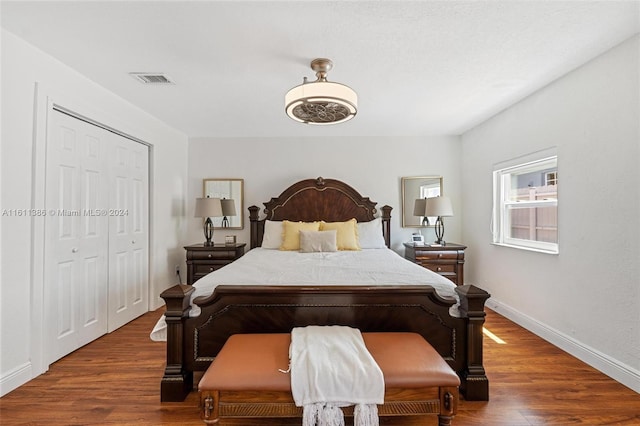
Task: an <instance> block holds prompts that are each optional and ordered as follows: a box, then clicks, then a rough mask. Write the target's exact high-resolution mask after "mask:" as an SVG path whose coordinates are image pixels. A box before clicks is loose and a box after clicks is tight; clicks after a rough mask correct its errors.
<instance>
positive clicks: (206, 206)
mask: <svg viewBox="0 0 640 426" xmlns="http://www.w3.org/2000/svg"><path fill="white" fill-rule="evenodd" d="M193 216H194V217H222V216H224V215H223V214H222V203H221V200H220V198H196V210H195V213H194V215H193Z"/></svg>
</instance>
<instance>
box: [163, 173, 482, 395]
mask: <svg viewBox="0 0 640 426" xmlns="http://www.w3.org/2000/svg"><path fill="white" fill-rule="evenodd" d="M264 206H265V208H264V214H265V217H263V218H260V209H259V208H258V207H256V206H251V207H249V219H250V234H251V235H250V248H251V251H250V252H249V253H247V254H245V256H243V257H241V258H240V259H239V260H237V261H235V262H234V263H232V264H230V265H227V266H225V267H224V268H222V269H220V270H218V271H215V272H213V273H212V274H209V275H208V276H207V277H204V278H201V279H200V280H199V281H198V282H196V283H195V285H194V286H193V287H192V286H188V285H176V286H174V287H171V288H169V289H167V290H165V291H164V292H163V293H162V294H161V297H162V298H163V299H164V300H165V303H166V310H165V314H164V318H163V322H164V326H163V331H162V333H163V335H164V336H165V337H166V342H167V343H166V347H167V361H166V367H165V372H164V376H163V378H162V381H161V400H162V401H181V400H184V398H185V397H186V395H187V394H188V393H189V392H191V391H192V390H193V377H194V373H197V372H202V371H205V370H206V369H207V367H208V366H209V364H210V363H211V361H212V360H213V359H214V358H215V356H216V354H217V353H218V351H219V350H220V349H221V348H222V346H223V345H224V343H225V342H226V340H227V338H228V337H229V336H231V335H232V334H237V333H288V332H290V331H291V329H292V328H293V327H299V326H305V325H312V324H314V325H347V326H351V327H356V328H359V329H360V330H361V331H364V332H394V331H409V332H416V333H419V334H421V335H422V336H423V337H424V338H425V339H426V340H427V341H429V343H430V344H431V345H432V346H433V347H434V348H435V349H436V350H437V351H438V352H439V353H440V355H441V356H442V357H443V358H444V359H445V361H447V363H448V364H449V365H450V366H451V367H452V368H453V369H454V370H455V371H456V373H457V374H458V375H459V377H460V380H461V386H460V391H461V392H462V394H463V395H464V396H465V398H466V399H467V400H488V398H489V382H488V379H487V376H486V374H485V370H484V367H483V364H482V362H483V359H482V326H483V323H484V317H485V313H484V303H485V301H486V300H487V298H488V297H489V294H488V293H487V292H486V291H484V290H482V289H480V288H477V287H475V286H473V285H463V286H458V287H456V286H455V285H453V284H452V283H450V282H449V283H448V284H445V283H442V282H441V281H439V280H444V281H448V280H446V279H444V278H442V277H440V276H439V275H437V274H432V275H431V278H429V280H432V279H433V281H424V280H422V278H420V277H418V276H417V275H416V276H415V278H414V277H413V276H411V274H412V273H413V272H414V271H415V273H416V274H418V273H419V274H425V273H426V274H429V273H430V271H427V270H426V269H424V268H421V267H419V266H418V265H415V264H412V263H411V262H408V261H406V260H404V259H402V258H400V256H398V255H397V254H395V252H393V251H392V250H390V244H391V236H390V229H391V227H390V220H391V210H392V208H391V207H389V206H383V207H382V208H381V209H380V210H381V214H380V215H379V216H377V214H378V211H377V209H376V203H375V202H373V201H371V200H370V199H369V198H368V197H363V196H361V195H360V194H359V193H358V192H357V191H356V190H355V189H353V188H352V187H351V186H349V185H347V184H346V183H344V182H342V181H339V180H334V179H323V178H321V177H320V178H317V179H306V180H302V181H299V182H297V183H295V184H293V185H291V186H290V187H289V188H287V189H285V190H284V191H283V192H282V193H281V194H280V195H279V196H278V197H275V198H271V200H270V201H268V202H266V203H264ZM353 218H355V219H356V221H357V222H358V225H359V226H360V225H361V226H367V225H371V224H376V225H375V226H376V227H377V226H380V233H381V235H382V244H383V245H384V248H382V249H379V250H360V251H358V252H349V253H297V252H296V253H288V254H284V253H281V254H282V255H283V256H286V257H288V258H289V259H292V257H293V259H294V260H290V262H291V263H289V267H290V268H294V267H295V266H294V265H295V264H296V263H301V262H297V261H296V260H295V256H296V255H298V254H299V255H300V256H301V257H300V258H299V259H307V258H313V257H315V258H321V260H320V261H321V262H328V261H329V260H331V259H332V258H337V259H340V262H342V263H343V264H345V263H346V264H348V263H349V262H351V263H353V265H356V262H358V263H357V266H354V267H353V268H351V269H354V270H358V269H359V270H360V271H365V272H367V273H366V274H356V275H353V276H348V277H349V278H347V282H343V281H334V280H333V278H331V277H329V276H327V275H319V276H320V277H321V278H315V279H316V280H322V281H323V282H315V281H310V282H305V279H303V277H302V276H301V275H295V274H293V278H291V277H290V278H288V279H289V281H287V283H286V285H285V284H281V283H280V281H275V282H274V281H273V280H272V276H271V275H275V274H274V273H273V272H269V269H268V268H269V266H268V265H269V263H273V264H276V263H278V264H279V263H280V261H279V260H278V261H275V260H273V261H271V260H269V259H271V257H273V256H280V254H277V252H278V250H270V251H269V250H267V249H266V248H261V246H262V245H263V242H264V243H265V246H266V243H267V241H266V240H264V238H265V236H267V237H268V235H269V233H267V235H265V226H266V227H267V228H269V226H270V225H272V224H273V223H277V222H282V221H284V220H288V221H292V222H300V221H301V222H313V221H321V220H324V221H326V222H343V221H348V220H350V219H353ZM267 230H268V229H267ZM269 232H271V231H269ZM385 252H388V253H385ZM261 253H262V254H264V255H266V256H267V257H266V259H267V260H266V261H264V260H262V261H263V262H265V263H264V265H265V266H264V271H265V272H264V273H263V276H264V280H263V282H259V281H260V279H257V280H256V279H255V278H253V279H249V278H246V279H245V278H238V277H241V276H243V275H242V272H241V269H239V268H241V267H244V268H246V267H254V268H255V267H256V265H255V264H254V265H252V258H256V259H257V258H259V257H260V254H261ZM358 253H361V254H363V258H364V257H367V258H368V259H369V260H368V261H366V262H363V263H360V261H359V260H357V259H358V257H357V256H358V255H359V254H358ZM270 256H271V257H270ZM303 256H304V257H303ZM376 256H389V257H387V258H384V259H385V260H384V261H382V262H384V264H385V265H390V266H389V267H388V268H387V269H390V270H392V271H395V269H394V268H395V267H396V266H394V265H396V262H398V261H399V262H402V263H403V264H397V267H398V268H402V270H403V271H404V270H405V268H408V269H407V270H408V271H409V272H408V273H406V274H405V273H404V272H402V273H397V274H396V273H395V272H394V273H392V274H391V277H392V278H389V277H386V278H384V279H377V278H376V276H375V274H373V273H369V272H370V271H369V268H371V269H373V267H371V266H370V265H372V264H373V263H381V261H380V260H376ZM394 256H395V257H394ZM244 258H247V259H244ZM345 259H349V260H345ZM367 262H368V263H367ZM236 264H237V265H236ZM363 265H364V266H363ZM258 268H259V269H260V268H261V267H258ZM332 268H333V266H331V267H329V268H324V270H329V269H332ZM412 268H417V269H412ZM314 269H315V268H314ZM287 270H288V269H287ZM234 271H236V272H237V273H235V272H234ZM426 276H428V275H426ZM434 276H435V277H434ZM296 277H300V278H296ZM394 278H395V279H394ZM298 279H299V280H300V283H299V284H298V283H296V282H295V281H296V280H298ZM292 280H293V282H292ZM390 280H391V281H390ZM210 281H211V282H210ZM201 282H202V283H201ZM207 283H209V284H211V288H210V289H208V290H206V291H205V290H203V289H202V286H204V285H207ZM427 283H432V284H427ZM447 285H448V286H449V287H448V288H449V290H447ZM194 287H195V288H194ZM198 292H200V293H198ZM194 294H200V295H199V296H197V297H194ZM154 331H155V329H154Z"/></svg>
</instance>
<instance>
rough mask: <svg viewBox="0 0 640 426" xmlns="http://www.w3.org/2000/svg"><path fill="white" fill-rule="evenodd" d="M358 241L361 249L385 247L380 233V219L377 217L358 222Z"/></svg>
mask: <svg viewBox="0 0 640 426" xmlns="http://www.w3.org/2000/svg"><path fill="white" fill-rule="evenodd" d="M358 242H359V243H360V248H361V249H382V248H387V244H386V243H385V241H384V235H382V220H381V219H380V218H379V217H377V218H375V219H373V220H372V221H369V222H358Z"/></svg>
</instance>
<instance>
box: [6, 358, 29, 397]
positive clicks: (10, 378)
mask: <svg viewBox="0 0 640 426" xmlns="http://www.w3.org/2000/svg"><path fill="white" fill-rule="evenodd" d="M31 370H32V368H31V362H26V363H24V364H22V365H20V366H18V367H16V368H14V369H13V370H11V371H9V372H7V373H5V374H3V375H2V377H0V397H2V396H5V395H6V394H8V393H9V392H11V391H12V390H14V389H16V388H18V387H19V386H22V385H24V384H25V383H27V382H28V381H29V380H31V379H32V378H33V375H32V371H31Z"/></svg>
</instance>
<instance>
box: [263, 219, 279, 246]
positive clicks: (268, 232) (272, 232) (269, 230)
mask: <svg viewBox="0 0 640 426" xmlns="http://www.w3.org/2000/svg"><path fill="white" fill-rule="evenodd" d="M281 245H282V222H279V221H274V220H265V221H264V234H263V235H262V248H266V249H279V248H280V246H281Z"/></svg>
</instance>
